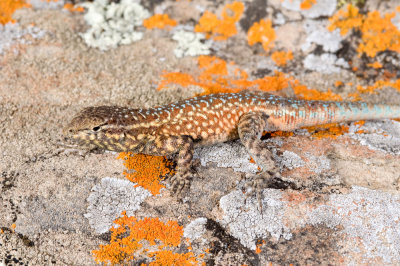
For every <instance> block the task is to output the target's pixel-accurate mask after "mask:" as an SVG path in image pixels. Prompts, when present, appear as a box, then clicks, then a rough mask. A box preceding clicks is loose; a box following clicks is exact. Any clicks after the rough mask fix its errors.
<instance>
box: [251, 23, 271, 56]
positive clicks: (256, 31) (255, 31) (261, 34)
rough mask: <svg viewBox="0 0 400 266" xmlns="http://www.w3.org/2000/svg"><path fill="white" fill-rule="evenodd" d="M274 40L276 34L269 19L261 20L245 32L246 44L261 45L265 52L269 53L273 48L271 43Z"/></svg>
mask: <svg viewBox="0 0 400 266" xmlns="http://www.w3.org/2000/svg"><path fill="white" fill-rule="evenodd" d="M275 38H276V34H275V31H274V29H273V28H272V22H271V20H269V19H262V20H260V21H259V22H255V23H254V24H253V25H252V26H251V27H250V29H249V31H248V32H247V42H248V44H249V45H254V44H256V43H261V44H262V47H263V48H264V50H265V51H269V49H271V48H272V47H273V46H274V45H273V41H274V40H275Z"/></svg>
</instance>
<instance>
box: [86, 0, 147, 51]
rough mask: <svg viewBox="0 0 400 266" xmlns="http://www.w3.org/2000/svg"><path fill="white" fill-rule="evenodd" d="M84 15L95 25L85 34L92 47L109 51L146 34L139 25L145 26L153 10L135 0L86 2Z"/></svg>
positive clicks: (87, 20) (89, 22)
mask: <svg viewBox="0 0 400 266" xmlns="http://www.w3.org/2000/svg"><path fill="white" fill-rule="evenodd" d="M81 6H83V7H85V8H87V10H88V11H87V13H86V14H85V16H84V18H85V21H86V22H87V23H88V24H89V25H90V26H91V28H90V29H89V30H88V31H87V32H85V33H83V34H81V37H82V38H83V39H84V41H85V42H86V44H87V45H88V46H90V47H95V48H99V49H100V50H108V49H110V48H116V47H117V46H118V45H124V44H130V43H132V42H136V41H138V40H140V39H142V37H143V33H142V32H138V31H136V30H135V27H137V26H140V25H142V23H143V20H144V19H146V18H148V17H149V16H150V13H149V12H148V11H147V10H146V9H144V8H143V7H142V6H141V5H139V4H138V3H136V2H135V1H134V0H121V2H120V3H119V4H116V3H114V2H112V3H110V1H109V0H96V1H94V2H92V3H90V2H86V3H83V4H81Z"/></svg>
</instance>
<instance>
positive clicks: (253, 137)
mask: <svg viewBox="0 0 400 266" xmlns="http://www.w3.org/2000/svg"><path fill="white" fill-rule="evenodd" d="M268 118H269V116H268V115H267V114H265V113H263V112H249V113H246V114H244V115H243V116H241V117H240V119H239V123H238V133H239V137H240V140H241V142H242V143H243V145H244V146H245V147H246V149H247V151H248V153H249V154H250V155H251V156H252V157H253V159H254V160H255V162H256V163H257V165H258V166H260V167H261V169H262V172H261V173H259V174H258V175H257V176H256V177H255V179H254V180H253V182H252V188H253V190H255V193H256V196H257V200H258V204H259V206H260V209H261V207H262V205H261V195H262V190H263V189H264V188H265V187H267V186H268V184H269V183H270V182H271V180H272V177H274V176H279V172H278V170H277V168H276V165H275V162H274V160H273V158H272V153H271V151H270V150H269V149H268V146H267V144H266V143H265V142H263V141H261V135H262V132H263V131H264V130H265V128H266V127H267V125H268Z"/></svg>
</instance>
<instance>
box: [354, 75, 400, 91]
mask: <svg viewBox="0 0 400 266" xmlns="http://www.w3.org/2000/svg"><path fill="white" fill-rule="evenodd" d="M385 87H392V88H394V89H396V90H398V91H400V79H397V80H395V81H391V80H377V81H375V83H374V84H373V85H369V86H365V87H363V86H361V85H358V86H357V91H358V92H360V93H370V94H374V93H377V90H380V89H383V88H385Z"/></svg>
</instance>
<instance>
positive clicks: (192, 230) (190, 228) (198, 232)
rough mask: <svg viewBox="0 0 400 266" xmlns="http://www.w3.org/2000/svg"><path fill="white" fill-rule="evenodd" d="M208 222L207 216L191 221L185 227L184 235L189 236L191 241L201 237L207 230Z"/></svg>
mask: <svg viewBox="0 0 400 266" xmlns="http://www.w3.org/2000/svg"><path fill="white" fill-rule="evenodd" d="M206 223H207V218H204V217H200V218H197V219H195V220H193V221H191V222H190V223H189V224H188V225H186V226H185V228H184V229H183V236H184V237H186V238H189V239H190V241H191V242H193V241H194V240H197V239H200V238H201V237H202V236H203V234H204V233H205V232H206V227H205V225H206Z"/></svg>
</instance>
